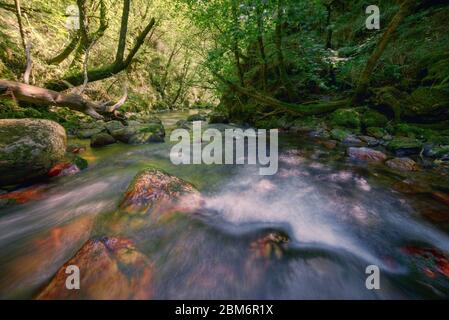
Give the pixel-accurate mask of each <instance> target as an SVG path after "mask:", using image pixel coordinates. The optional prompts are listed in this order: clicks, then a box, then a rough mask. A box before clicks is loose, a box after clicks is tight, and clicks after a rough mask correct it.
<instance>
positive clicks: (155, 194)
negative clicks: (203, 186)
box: [120, 168, 202, 213]
mask: <svg viewBox="0 0 449 320" xmlns="http://www.w3.org/2000/svg"><path fill="white" fill-rule="evenodd" d="M201 201H202V200H201V196H200V193H199V192H198V191H197V190H196V189H195V187H194V186H193V185H191V184H190V183H188V182H186V181H184V180H181V179H179V178H177V177H175V176H172V175H169V174H167V173H165V172H162V171H160V170H157V169H152V168H151V169H146V170H144V171H143V172H141V173H139V174H138V175H137V176H136V177H135V178H134V180H133V182H132V183H131V184H130V186H129V187H128V190H127V191H126V193H125V196H124V198H123V200H122V202H121V203H120V209H122V210H124V211H126V212H128V213H142V212H143V213H147V212H149V211H151V212H154V211H156V210H158V211H161V212H163V211H181V212H193V211H195V210H196V209H198V208H199V207H200V205H201Z"/></svg>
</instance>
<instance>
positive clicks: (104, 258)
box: [36, 237, 153, 300]
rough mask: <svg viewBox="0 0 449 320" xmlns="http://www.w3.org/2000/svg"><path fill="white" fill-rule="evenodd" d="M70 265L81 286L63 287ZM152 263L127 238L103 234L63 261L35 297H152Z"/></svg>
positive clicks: (98, 298)
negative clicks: (76, 269) (78, 287)
mask: <svg viewBox="0 0 449 320" xmlns="http://www.w3.org/2000/svg"><path fill="white" fill-rule="evenodd" d="M70 265H76V266H77V267H78V268H79V270H80V289H79V290H76V289H75V290H69V289H67V288H66V279H67V277H68V275H67V274H66V273H65V271H66V269H67V267H68V266H70ZM152 297H153V263H152V262H151V261H150V260H149V259H148V257H146V256H145V255H144V254H142V253H141V252H139V251H138V250H137V249H136V248H135V246H134V244H133V242H132V241H131V240H130V239H127V238H122V237H104V238H100V239H92V240H89V241H87V242H86V243H85V244H84V246H83V247H82V248H81V249H80V250H79V251H78V253H77V254H76V255H75V256H74V257H73V258H72V259H70V260H69V261H68V262H67V263H65V264H64V265H63V266H62V267H61V268H60V269H59V270H58V272H57V273H56V275H55V276H54V278H53V279H52V280H51V282H50V283H49V284H48V285H47V286H46V287H45V288H44V289H43V290H42V291H41V292H40V293H39V294H38V295H37V297H36V298H37V299H42V300H47V299H95V300H100V299H108V300H109V299H114V300H117V299H118V300H124V299H136V300H137V299H151V298H152Z"/></svg>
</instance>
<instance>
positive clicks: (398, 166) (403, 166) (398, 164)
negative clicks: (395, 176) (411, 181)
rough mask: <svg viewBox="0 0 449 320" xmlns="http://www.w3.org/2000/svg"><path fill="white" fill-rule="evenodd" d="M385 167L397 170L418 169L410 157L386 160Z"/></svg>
mask: <svg viewBox="0 0 449 320" xmlns="http://www.w3.org/2000/svg"><path fill="white" fill-rule="evenodd" d="M385 164H386V165H387V167H389V168H391V169H393V170H398V171H418V170H419V168H418V164H417V163H416V162H415V161H413V160H412V159H410V158H395V159H391V160H388V161H387V162H386V163H385Z"/></svg>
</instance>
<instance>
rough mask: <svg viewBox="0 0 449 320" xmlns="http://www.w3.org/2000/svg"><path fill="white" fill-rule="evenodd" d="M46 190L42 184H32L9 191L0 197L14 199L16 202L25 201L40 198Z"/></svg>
mask: <svg viewBox="0 0 449 320" xmlns="http://www.w3.org/2000/svg"><path fill="white" fill-rule="evenodd" d="M46 190H47V188H46V187H44V186H32V187H29V188H25V189H21V190H17V191H13V192H9V193H5V194H2V195H0V199H5V200H14V201H15V202H17V203H26V202H28V201H36V200H41V199H43V198H44V196H45V191H46Z"/></svg>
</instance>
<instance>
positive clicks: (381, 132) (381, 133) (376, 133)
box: [366, 127, 388, 139]
mask: <svg viewBox="0 0 449 320" xmlns="http://www.w3.org/2000/svg"><path fill="white" fill-rule="evenodd" d="M366 134H367V135H369V136H371V137H374V138H376V139H382V138H383V137H385V136H386V135H388V132H387V130H385V129H384V128H379V127H369V128H366Z"/></svg>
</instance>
